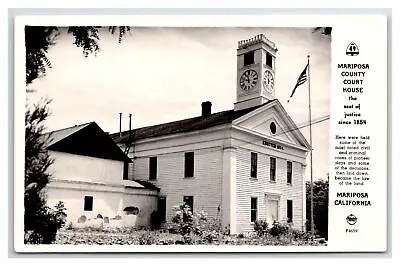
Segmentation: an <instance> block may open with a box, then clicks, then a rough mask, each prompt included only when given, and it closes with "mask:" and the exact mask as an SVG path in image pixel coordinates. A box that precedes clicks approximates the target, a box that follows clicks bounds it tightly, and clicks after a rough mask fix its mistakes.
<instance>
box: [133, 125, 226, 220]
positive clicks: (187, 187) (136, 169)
mask: <svg viewBox="0 0 400 266" xmlns="http://www.w3.org/2000/svg"><path fill="white" fill-rule="evenodd" d="M224 138H225V136H224V132H223V131H221V130H219V131H212V130H211V131H209V132H207V131H205V132H203V133H202V134H196V133H190V134H182V135H180V136H179V137H177V138H164V139H157V140H156V141H147V142H143V143H140V141H139V142H138V143H136V145H135V151H136V153H135V156H136V159H135V160H134V166H133V169H132V172H131V174H130V178H132V177H134V178H135V179H142V180H146V181H149V182H151V183H153V184H154V185H156V186H157V187H159V188H160V189H161V190H160V196H166V202H167V206H166V211H167V221H170V219H171V217H172V215H173V211H172V208H173V207H174V206H177V205H178V204H180V203H183V196H193V197H194V209H195V210H205V211H206V212H207V213H208V214H209V216H212V217H214V218H218V219H220V217H221V212H222V171H223V143H224V142H223V141H224ZM185 152H194V160H195V163H194V177H190V178H185V177H184V161H185V157H184V153H185ZM152 156H157V162H158V167H157V171H158V173H157V180H155V181H151V180H149V179H148V178H149V157H152Z"/></svg>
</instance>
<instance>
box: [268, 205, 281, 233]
mask: <svg viewBox="0 0 400 266" xmlns="http://www.w3.org/2000/svg"><path fill="white" fill-rule="evenodd" d="M278 221H279V220H278V201H277V200H270V199H269V200H267V223H268V225H269V226H272V225H273V224H274V222H278Z"/></svg>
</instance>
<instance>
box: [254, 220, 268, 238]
mask: <svg viewBox="0 0 400 266" xmlns="http://www.w3.org/2000/svg"><path fill="white" fill-rule="evenodd" d="M254 231H256V233H257V235H258V236H263V235H265V234H267V232H268V223H267V221H265V220H256V221H254Z"/></svg>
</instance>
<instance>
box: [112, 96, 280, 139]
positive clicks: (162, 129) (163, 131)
mask: <svg viewBox="0 0 400 266" xmlns="http://www.w3.org/2000/svg"><path fill="white" fill-rule="evenodd" d="M272 101H275V100H272ZM272 101H269V102H272ZM269 102H267V103H269ZM267 103H265V104H267ZM265 104H263V105H259V106H255V107H251V108H247V109H243V110H238V111H235V110H227V111H222V112H218V113H214V114H211V115H207V116H197V117H192V118H188V119H184V120H179V121H174V122H169V123H164V124H159V125H154V126H148V127H142V128H137V129H133V130H132V135H133V136H134V139H135V140H139V139H145V138H152V137H159V136H163V135H169V134H177V133H184V132H189V131H194V130H201V129H206V128H209V127H213V126H218V125H223V124H229V123H232V121H233V120H235V119H237V118H239V117H241V116H243V115H245V114H248V113H250V112H251V111H253V110H255V109H257V108H260V107H261V106H264V105H265ZM110 137H111V138H112V139H113V140H114V141H115V142H116V143H123V142H127V141H128V140H129V130H128V131H124V132H122V136H121V137H120V135H119V133H113V134H110Z"/></svg>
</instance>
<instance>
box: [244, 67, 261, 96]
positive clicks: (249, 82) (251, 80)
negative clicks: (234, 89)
mask: <svg viewBox="0 0 400 266" xmlns="http://www.w3.org/2000/svg"><path fill="white" fill-rule="evenodd" d="M257 81H258V74H257V72H256V71H254V70H253V69H249V70H246V71H245V72H244V73H243V74H242V76H241V77H240V87H241V88H242V89H243V90H245V91H247V90H250V89H251V88H253V87H254V86H255V85H256V84H257Z"/></svg>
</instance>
